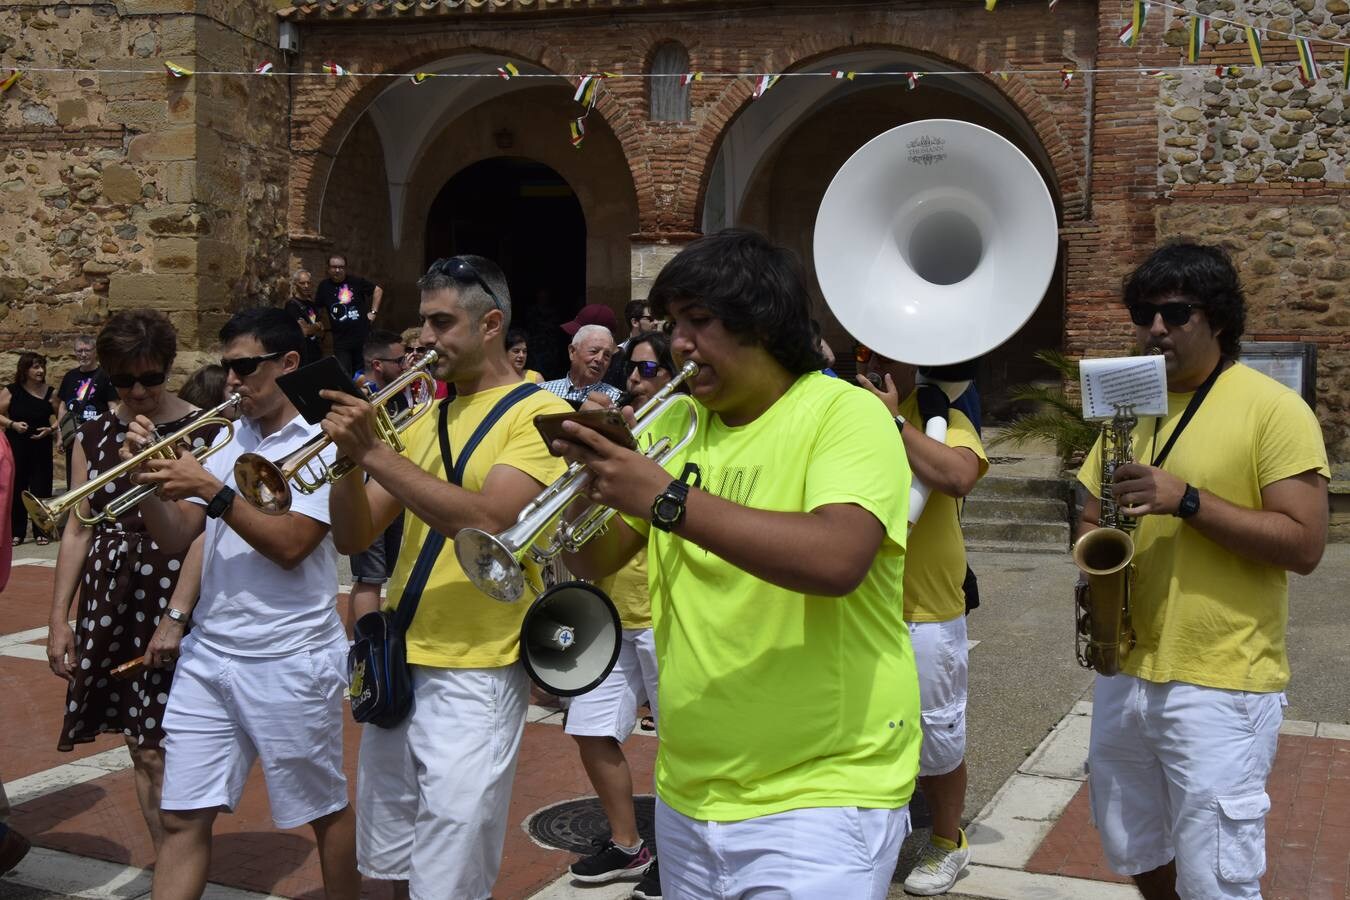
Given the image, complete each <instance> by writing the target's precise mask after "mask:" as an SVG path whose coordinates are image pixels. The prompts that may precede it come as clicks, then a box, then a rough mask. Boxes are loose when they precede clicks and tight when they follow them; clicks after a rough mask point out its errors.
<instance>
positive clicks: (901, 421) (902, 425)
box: [895, 416, 905, 434]
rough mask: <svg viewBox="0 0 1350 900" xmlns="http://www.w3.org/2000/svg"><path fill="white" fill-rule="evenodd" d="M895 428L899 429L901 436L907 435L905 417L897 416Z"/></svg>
mask: <svg viewBox="0 0 1350 900" xmlns="http://www.w3.org/2000/svg"><path fill="white" fill-rule="evenodd" d="M895 427H896V428H897V429H899V431H900V433H901V434H904V433H905V417H904V416H896V417H895Z"/></svg>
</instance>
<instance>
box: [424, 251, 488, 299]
mask: <svg viewBox="0 0 1350 900" xmlns="http://www.w3.org/2000/svg"><path fill="white" fill-rule="evenodd" d="M427 274H428V275H433V274H439V275H448V276H450V277H451V278H454V279H455V280H457V281H476V282H477V283H478V286H479V287H481V288H482V289H483V290H485V291H487V295H488V296H489V297H491V298H492V304H493V305H494V306H496V307H497V310H498V312H500V311H502V310H503V309H504V307H503V306H502V301H501V300H499V299H498V298H497V293H496V291H494V290H492V288H490V287H488V283H487V282H486V281H484V280H483V276H482V275H479V274H478V270H477V269H475V268H474V267H473V263H470V262H466V261H465V260H463V259H460V258H459V257H458V256H447V257H445V258H444V259H438V260H436V261H435V262H434V263H432V264H431V268H430V269H428V270H427Z"/></svg>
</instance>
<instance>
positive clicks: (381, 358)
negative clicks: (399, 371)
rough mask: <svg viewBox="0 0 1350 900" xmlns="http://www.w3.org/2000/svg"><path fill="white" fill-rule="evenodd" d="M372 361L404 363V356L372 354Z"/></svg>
mask: <svg viewBox="0 0 1350 900" xmlns="http://www.w3.org/2000/svg"><path fill="white" fill-rule="evenodd" d="M370 361H371V362H387V363H402V362H403V357H402V356H372V357H371V358H370Z"/></svg>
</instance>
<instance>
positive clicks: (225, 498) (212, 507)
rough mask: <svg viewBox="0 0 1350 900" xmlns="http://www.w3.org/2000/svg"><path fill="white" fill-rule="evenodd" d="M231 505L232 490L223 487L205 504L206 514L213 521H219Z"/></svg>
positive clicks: (232, 498) (232, 501)
mask: <svg viewBox="0 0 1350 900" xmlns="http://www.w3.org/2000/svg"><path fill="white" fill-rule="evenodd" d="M233 503H234V490H233V489H232V488H230V487H229V486H226V487H223V488H221V489H220V490H219V491H218V492H217V493H216V495H215V496H214V497H212V498H211V502H210V503H208V504H206V514H207V515H208V516H210V517H211V518H213V519H219V518H220V517H221V516H223V515H225V512H226V510H228V509H229V508H230V505H231V504H233Z"/></svg>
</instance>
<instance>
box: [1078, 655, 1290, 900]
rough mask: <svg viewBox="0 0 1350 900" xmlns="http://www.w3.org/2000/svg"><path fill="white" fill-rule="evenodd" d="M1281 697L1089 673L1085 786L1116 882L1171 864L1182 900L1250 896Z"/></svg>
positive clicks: (1256, 888)
mask: <svg viewBox="0 0 1350 900" xmlns="http://www.w3.org/2000/svg"><path fill="white" fill-rule="evenodd" d="M1283 705H1284V695H1283V694H1254V693H1246V692H1243V691H1225V690H1220V689H1218V688H1207V687H1198V686H1196V685H1193V684H1183V683H1180V682H1175V681H1174V682H1169V683H1167V684H1155V683H1153V682H1149V681H1143V680H1141V679H1139V678H1135V677H1134V676H1132V675H1116V676H1115V677H1113V678H1103V677H1101V676H1098V678H1097V683H1096V689H1095V694H1094V696H1093V701H1092V739H1091V746H1090V749H1089V752H1088V785H1089V796H1090V798H1091V801H1092V819H1093V822H1095V823H1096V826H1097V830H1098V831H1099V832H1101V839H1102V849H1103V850H1105V852H1106V859H1107V862H1108V863H1110V865H1111V868H1112V869H1114V870H1115V871H1116V872H1118V873H1119V874H1121V875H1138V874H1140V873H1141V872H1148V871H1151V870H1153V869H1156V868H1158V867H1159V866H1162V865H1165V864H1166V863H1167V862H1168V861H1169V860H1172V859H1174V858H1175V859H1176V863H1177V893H1179V894H1180V895H1181V896H1182V897H1183V898H1205V900H1210V898H1229V897H1256V898H1259V897H1260V896H1261V885H1260V879H1261V874H1262V873H1263V872H1265V870H1266V823H1265V817H1266V811H1267V810H1269V809H1270V798H1269V797H1268V796H1267V795H1266V777H1267V776H1268V775H1269V774H1270V767H1271V764H1272V763H1273V762H1274V759H1275V744H1276V741H1277V740H1278V738H1279V733H1280V722H1281V721H1282V720H1283V719H1284V712H1283V709H1282V707H1283Z"/></svg>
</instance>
